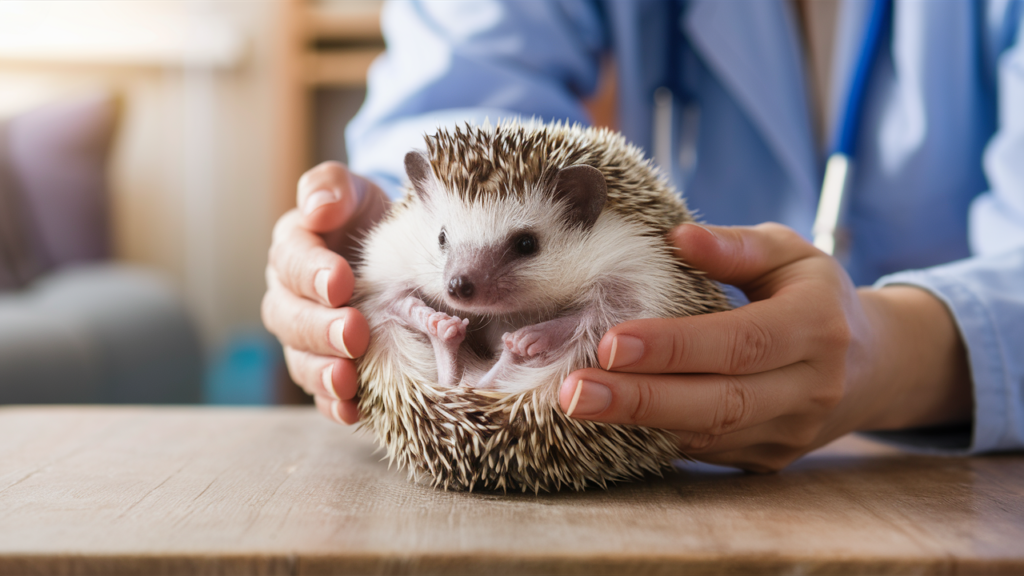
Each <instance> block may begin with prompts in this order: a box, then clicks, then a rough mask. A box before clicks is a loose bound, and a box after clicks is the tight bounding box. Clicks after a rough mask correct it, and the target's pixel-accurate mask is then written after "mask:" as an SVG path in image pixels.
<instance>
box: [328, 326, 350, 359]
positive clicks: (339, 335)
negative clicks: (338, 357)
mask: <svg viewBox="0 0 1024 576" xmlns="http://www.w3.org/2000/svg"><path fill="white" fill-rule="evenodd" d="M328 338H329V339H330V341H331V346H334V349H335V350H337V351H338V352H341V353H342V354H344V355H345V358H352V357H353V356H352V353H351V352H349V351H348V346H346V345H345V319H344V318H342V319H341V320H335V321H334V322H332V323H331V327H330V329H329V330H328Z"/></svg>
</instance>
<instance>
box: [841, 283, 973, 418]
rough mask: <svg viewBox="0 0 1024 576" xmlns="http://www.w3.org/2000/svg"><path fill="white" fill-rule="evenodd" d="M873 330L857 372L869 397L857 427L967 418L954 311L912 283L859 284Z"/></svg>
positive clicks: (966, 381) (965, 373)
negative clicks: (862, 367) (875, 286)
mask: <svg viewBox="0 0 1024 576" xmlns="http://www.w3.org/2000/svg"><path fill="white" fill-rule="evenodd" d="M858 297H859V299H860V302H861V305H862V306H863V308H864V310H865V312H866V314H867V316H868V320H869V323H870V325H871V326H872V332H873V334H874V342H873V344H874V345H873V346H872V347H871V350H870V353H869V354H870V356H869V358H867V359H866V360H867V365H868V367H869V368H868V369H867V370H864V371H863V372H862V376H861V377H862V378H865V379H866V382H864V387H865V388H866V390H865V392H866V393H867V394H869V398H867V399H866V400H865V401H866V403H867V404H868V409H867V410H866V418H865V420H864V421H863V422H862V423H861V425H860V426H859V427H858V429H860V430H900V429H907V428H921V427H927V426H936V425H942V424H954V423H961V422H967V421H970V419H971V415H972V412H973V399H972V396H971V381H970V373H969V370H968V367H967V353H966V349H965V347H964V344H963V341H962V339H961V337H960V333H959V331H958V329H957V327H956V323H955V322H954V320H953V316H952V314H951V313H950V311H949V310H948V309H947V308H946V306H945V304H943V303H942V302H941V301H940V300H939V299H938V298H936V297H935V296H933V295H932V294H931V293H929V292H927V291H926V290H923V289H921V288H917V287H914V286H904V285H897V286H886V287H884V288H880V289H872V288H862V289H860V290H859V291H858Z"/></svg>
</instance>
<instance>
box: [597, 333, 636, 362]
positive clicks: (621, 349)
mask: <svg viewBox="0 0 1024 576" xmlns="http://www.w3.org/2000/svg"><path fill="white" fill-rule="evenodd" d="M643 356H644V341H643V340H641V339H639V338H637V337H636V336H627V335H625V334H620V335H618V336H616V337H615V338H613V339H612V351H611V353H610V354H608V367H607V368H605V370H611V369H612V368H613V367H619V368H623V367H625V366H629V365H630V364H634V363H636V361H638V360H640V359H641V358H643Z"/></svg>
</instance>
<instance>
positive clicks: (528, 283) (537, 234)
mask: <svg viewBox="0 0 1024 576" xmlns="http://www.w3.org/2000/svg"><path fill="white" fill-rule="evenodd" d="M406 169H407V171H408V173H409V177H410V180H411V181H412V182H413V186H414V190H415V192H416V194H417V196H418V201H419V202H420V203H421V205H422V206H423V207H424V208H425V212H426V213H428V214H430V216H431V217H430V220H431V222H432V223H433V225H434V226H435V230H436V231H434V232H432V234H431V236H432V237H433V242H435V245H434V247H433V250H432V251H434V254H435V255H436V256H437V258H434V259H433V260H434V261H435V262H436V263H437V264H436V265H435V266H434V267H433V269H434V270H435V271H436V272H435V273H436V274H437V275H438V276H439V278H434V279H432V280H431V281H430V282H429V284H430V285H431V286H433V287H434V290H433V292H434V293H433V294H431V296H433V297H434V298H437V299H439V300H443V301H444V302H445V304H446V305H447V307H448V308H451V309H452V310H453V311H455V312H456V313H461V314H476V315H512V314H524V315H531V314H538V313H539V314H544V313H550V312H553V310H552V307H560V306H566V305H569V304H571V303H572V302H573V301H574V299H575V298H576V297H577V296H578V288H579V286H580V285H581V284H582V282H583V281H584V276H585V274H586V272H585V271H586V269H587V266H586V264H585V263H581V262H580V261H579V254H584V253H586V251H585V250H583V247H584V244H585V243H586V241H587V239H588V238H589V235H590V230H591V228H592V227H593V226H594V223H595V222H596V220H597V218H598V216H599V215H600V213H601V212H602V210H603V208H604V206H605V202H606V197H607V190H606V188H605V184H604V178H603V176H602V175H601V173H600V172H599V171H598V170H597V169H595V168H591V167H589V166H573V167H570V168H565V169H562V170H559V171H557V172H555V173H554V174H552V175H549V176H548V177H547V178H539V181H535V182H530V183H527V184H525V186H526V189H522V190H504V189H497V188H492V187H488V188H482V189H474V190H453V189H449V188H448V187H446V186H445V185H443V184H442V183H440V182H439V181H438V180H437V178H435V177H433V174H432V173H431V170H430V166H429V164H428V163H427V160H426V158H424V157H423V156H422V155H420V154H418V153H410V154H409V155H408V156H407V157H406Z"/></svg>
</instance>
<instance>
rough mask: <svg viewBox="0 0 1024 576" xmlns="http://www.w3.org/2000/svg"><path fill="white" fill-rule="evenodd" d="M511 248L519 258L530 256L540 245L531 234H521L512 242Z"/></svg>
mask: <svg viewBox="0 0 1024 576" xmlns="http://www.w3.org/2000/svg"><path fill="white" fill-rule="evenodd" d="M512 246H513V247H514V248H515V251H516V252H517V253H518V254H519V255H520V256H530V255H531V254H535V253H536V252H537V249H538V248H540V244H539V243H538V242H537V237H536V236H534V235H533V234H521V235H519V236H517V237H516V239H515V240H513V241H512Z"/></svg>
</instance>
